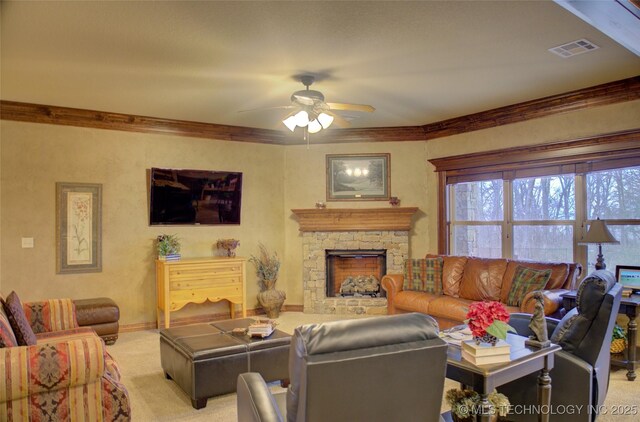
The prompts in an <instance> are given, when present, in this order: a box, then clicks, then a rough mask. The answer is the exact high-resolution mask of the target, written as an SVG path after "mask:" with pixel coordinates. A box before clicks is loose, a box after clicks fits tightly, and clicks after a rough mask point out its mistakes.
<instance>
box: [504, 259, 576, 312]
mask: <svg viewBox="0 0 640 422" xmlns="http://www.w3.org/2000/svg"><path fill="white" fill-rule="evenodd" d="M518 266H524V267H527V268H532V269H534V270H551V276H550V277H549V281H548V282H547V284H546V285H545V286H544V287H543V288H544V289H562V288H563V286H564V285H565V282H566V281H567V277H568V276H569V271H570V268H569V264H566V263H555V262H535V261H511V260H510V261H509V264H508V265H507V271H506V272H505V273H504V278H503V281H502V292H501V293H500V302H502V303H507V300H508V298H509V291H510V290H511V282H512V281H513V276H514V275H515V274H516V269H517V268H518Z"/></svg>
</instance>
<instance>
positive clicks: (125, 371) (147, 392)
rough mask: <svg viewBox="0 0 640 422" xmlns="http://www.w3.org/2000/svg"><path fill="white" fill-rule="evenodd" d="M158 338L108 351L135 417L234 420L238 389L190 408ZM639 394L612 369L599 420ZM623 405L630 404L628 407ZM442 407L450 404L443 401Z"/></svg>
mask: <svg viewBox="0 0 640 422" xmlns="http://www.w3.org/2000/svg"><path fill="white" fill-rule="evenodd" d="M344 318H345V316H336V315H315V314H304V313H301V312H285V313H283V314H281V316H280V318H279V319H278V323H279V325H278V328H279V329H281V330H282V331H285V332H288V333H292V332H293V330H294V328H295V327H297V326H299V325H302V324H308V323H317V322H324V321H332V320H336V319H344ZM159 341H160V340H159V335H158V331H157V330H150V331H138V332H134V333H122V334H120V338H119V339H118V341H117V342H116V344H115V345H113V346H108V350H109V353H111V355H112V356H113V357H114V359H115V360H116V362H118V365H119V367H120V370H121V373H122V381H123V383H124V384H125V386H126V387H127V389H128V390H129V397H130V399H131V412H132V419H133V421H134V422H145V421H219V422H226V421H230V422H231V421H236V420H237V416H236V395H235V394H227V395H224V396H218V397H214V398H211V399H209V400H208V402H207V407H205V408H204V409H200V410H195V409H194V408H193V407H191V401H190V400H189V398H188V397H187V396H186V394H184V393H183V392H182V390H180V388H179V387H178V386H177V385H176V384H175V383H174V382H173V381H170V380H167V379H165V377H164V372H163V371H162V367H161V366H160V346H159ZM457 386H458V385H457V383H455V382H453V381H450V380H447V381H446V383H445V391H446V390H447V389H449V388H455V387H457ZM271 388H272V390H274V391H283V389H282V388H280V387H279V386H273V387H271ZM638 397H640V379H638V380H636V381H634V382H630V381H627V378H626V370H617V371H614V372H612V374H611V385H610V387H609V393H608V395H607V400H606V403H605V409H606V410H607V412H608V413H609V414H607V415H602V416H601V417H600V418H598V421H599V422H609V421H611V422H627V421H628V422H631V421H636V420H639V419H640V416H638V415H639V414H640V409H638V407H639V404H638ZM623 406H628V408H627V409H624V408H623ZM633 409H635V412H633ZM444 410H447V409H445V407H444V406H443V411H444ZM623 410H627V413H626V415H619V413H620V412H622V411H623ZM629 410H631V412H629ZM615 411H618V415H612V414H611V413H613V412H615ZM558 420H562V418H561V417H560V419H558Z"/></svg>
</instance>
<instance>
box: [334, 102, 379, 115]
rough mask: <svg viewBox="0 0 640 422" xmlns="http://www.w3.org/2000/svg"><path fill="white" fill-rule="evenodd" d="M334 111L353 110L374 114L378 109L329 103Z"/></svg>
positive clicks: (367, 106)
mask: <svg viewBox="0 0 640 422" xmlns="http://www.w3.org/2000/svg"><path fill="white" fill-rule="evenodd" d="M327 105H328V106H329V107H330V108H331V109H332V110H353V111H365V112H367V113H371V112H374V111H375V110H376V109H375V108H374V107H372V106H370V105H366V104H345V103H327Z"/></svg>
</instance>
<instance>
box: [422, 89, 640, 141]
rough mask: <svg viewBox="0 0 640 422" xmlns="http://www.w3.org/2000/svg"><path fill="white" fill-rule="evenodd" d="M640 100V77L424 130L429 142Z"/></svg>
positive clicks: (426, 126)
mask: <svg viewBox="0 0 640 422" xmlns="http://www.w3.org/2000/svg"><path fill="white" fill-rule="evenodd" d="M638 99H640V76H635V77H632V78H628V79H622V80H619V81H615V82H609V83H606V84H602V85H596V86H593V87H589V88H584V89H579V90H576V91H571V92H567V93H564V94H559V95H553V96H550V97H544V98H539V99H536V100H531V101H525V102H523V103H517V104H513V105H509V106H505V107H499V108H495V109H492V110H486V111H481V112H479V113H474V114H468V115H466V116H461V117H455V118H452V119H447V120H442V121H440V122H435V123H430V124H426V125H424V126H422V129H423V130H424V132H425V138H426V140H430V139H436V138H442V137H446V136H453V135H459V134H462V133H467V132H474V131H476V130H480V129H488V128H492V127H497V126H503V125H507V124H511V123H518V122H524V121H527V120H532V119H538V118H540V117H546V116H551V115H554V114H560V113H566V112H569V111H577V110H582V109H587V108H593V107H599V106H603V105H608V104H615V103H619V102H625V101H634V100H638Z"/></svg>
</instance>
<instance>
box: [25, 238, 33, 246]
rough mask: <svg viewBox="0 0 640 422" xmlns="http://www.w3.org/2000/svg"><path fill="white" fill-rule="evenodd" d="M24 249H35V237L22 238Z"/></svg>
mask: <svg viewBox="0 0 640 422" xmlns="http://www.w3.org/2000/svg"><path fill="white" fill-rule="evenodd" d="M22 247H23V248H33V237H23V238H22Z"/></svg>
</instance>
